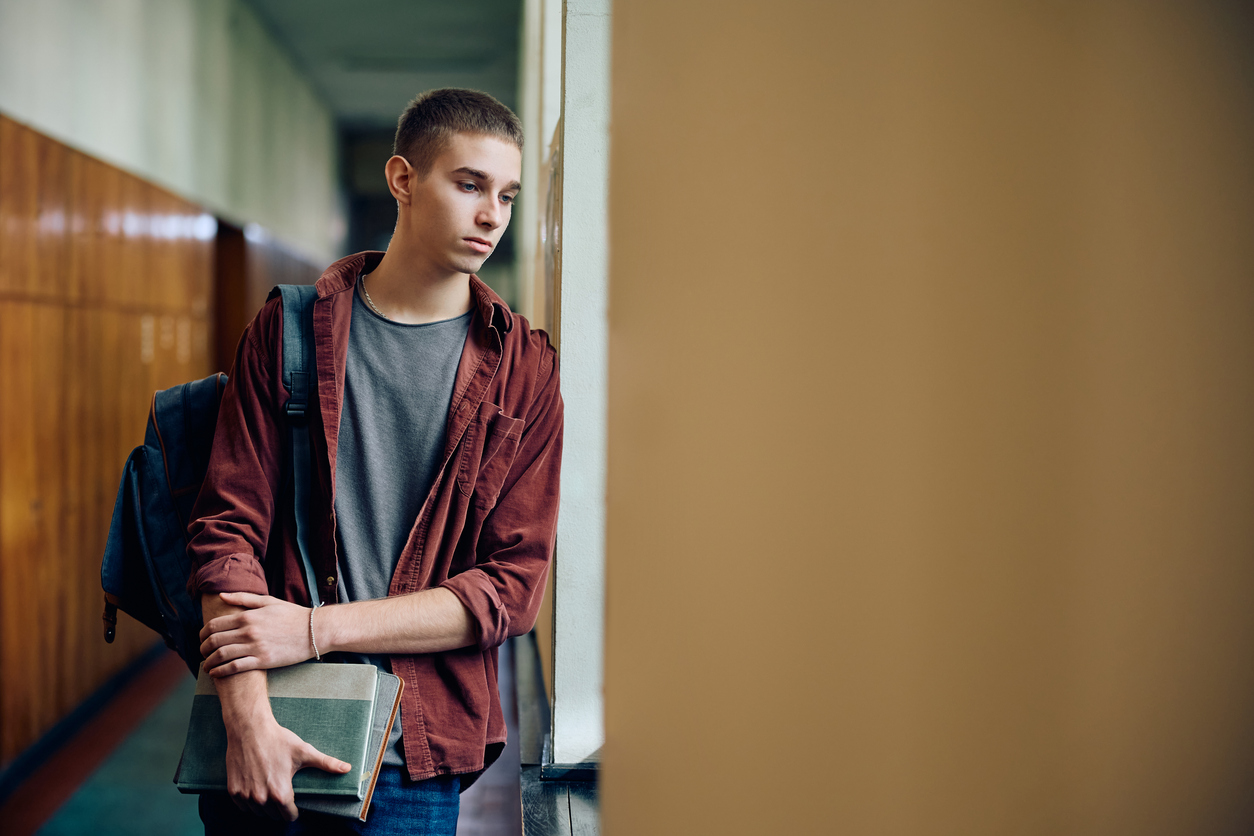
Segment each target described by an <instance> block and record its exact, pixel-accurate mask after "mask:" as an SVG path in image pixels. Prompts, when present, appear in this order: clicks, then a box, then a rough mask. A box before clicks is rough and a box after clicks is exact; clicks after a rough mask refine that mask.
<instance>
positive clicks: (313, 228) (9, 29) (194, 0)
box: [0, 0, 347, 264]
mask: <svg viewBox="0 0 1254 836" xmlns="http://www.w3.org/2000/svg"><path fill="white" fill-rule="evenodd" d="M0 112H4V113H7V114H8V115H10V116H12V117H13V118H15V119H17V120H18V121H20V122H22V123H23V124H27V125H30V126H32V127H34V128H36V129H37V130H39V131H41V132H43V133H45V134H47V135H49V136H51V137H54V138H56V139H58V140H60V141H62V142H65V143H67V144H69V145H70V146H71V147H73V148H76V149H77V150H79V151H83V152H85V153H88V154H91V155H92V156H94V157H96V158H98V159H102V160H105V161H107V162H109V163H111V164H112V165H115V166H117V167H119V168H121V169H123V170H125V171H129V172H131V173H133V174H137V175H139V176H140V177H143V178H144V179H146V180H148V181H149V182H152V183H155V184H157V185H160V186H162V187H164V188H167V189H169V190H171V191H173V192H175V193H176V194H179V195H182V196H184V197H186V198H188V199H190V200H194V201H195V202H196V203H198V204H200V205H201V206H203V207H205V208H207V209H208V210H209V211H211V212H213V213H214V214H215V215H218V216H220V217H225V218H227V219H229V220H231V221H233V222H234V223H236V224H238V225H240V226H243V225H244V224H246V223H257V224H261V225H263V226H264V227H266V228H267V229H268V230H270V232H271V234H272V235H274V236H276V237H277V238H279V239H281V240H282V241H284V242H286V244H287V245H288V246H289V247H294V248H295V249H297V250H298V251H299V252H300V254H301V256H303V257H304V258H306V259H308V260H312V261H316V262H319V263H322V264H327V263H330V262H331V261H333V260H334V259H336V258H339V257H340V256H341V255H343V252H342V247H343V245H344V237H345V231H346V228H347V227H346V221H345V217H344V210H343V207H341V205H340V200H339V197H338V173H337V172H338V164H339V161H338V155H339V140H338V136H337V133H336V126H335V119H334V117H333V115H332V113H331V110H330V108H329V107H328V106H327V104H326V103H325V102H324V101H323V100H322V99H321V98H320V96H319V95H318V93H317V92H316V91H315V90H314V88H313V86H312V85H311V83H310V82H309V80H308V79H307V78H306V77H305V76H304V75H303V74H301V73H300V72H299V71H298V70H297V68H296V67H295V65H294V64H293V62H292V60H291V58H290V57H289V55H288V54H287V52H286V51H285V50H284V49H283V48H282V47H281V46H280V44H279V43H277V42H276V40H275V39H274V37H273V36H272V35H271V34H270V33H269V32H267V30H266V28H265V26H264V25H263V24H262V22H261V20H260V19H259V18H258V16H257V14H256V13H255V12H254V11H253V9H252V8H251V6H250V4H249V3H248V2H247V0H39V2H37V3H29V2H0Z"/></svg>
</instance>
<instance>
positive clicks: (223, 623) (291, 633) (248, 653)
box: [200, 592, 316, 677]
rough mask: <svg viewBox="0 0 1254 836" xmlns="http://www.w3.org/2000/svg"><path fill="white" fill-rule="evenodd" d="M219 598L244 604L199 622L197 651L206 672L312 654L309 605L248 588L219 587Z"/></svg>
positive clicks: (278, 663) (224, 672)
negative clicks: (236, 590) (238, 609)
mask: <svg viewBox="0 0 1254 836" xmlns="http://www.w3.org/2000/svg"><path fill="white" fill-rule="evenodd" d="M220 598H221V599H222V602H223V603H225V604H231V605H234V606H240V607H245V608H246V609H244V610H243V611H240V612H233V613H229V614H227V615H220V616H218V617H216V618H212V619H210V620H209V621H208V622H207V623H206V624H205V626H204V627H203V628H201V631H200V641H201V644H200V655H201V656H204V657H205V670H206V671H208V672H209V674H210V675H211V676H217V677H221V676H230V675H231V674H236V673H239V672H240V671H248V670H260V669H268V668H281V667H283V666H285V665H294V664H296V663H297V662H303V661H305V660H306V659H310V658H312V657H313V655H314V653H313V645H312V644H310V641H309V608H308V607H302V606H300V605H299V604H293V603H290V602H288V601H284V600H283V599H281V598H275V597H273V596H271V595H255V594H253V593H251V592H223V593H220ZM315 628H316V625H315Z"/></svg>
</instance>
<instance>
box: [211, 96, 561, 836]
mask: <svg viewBox="0 0 1254 836" xmlns="http://www.w3.org/2000/svg"><path fill="white" fill-rule="evenodd" d="M521 149H522V131H521V126H520V124H519V122H518V119H517V117H515V116H514V114H513V113H511V112H510V111H509V109H508V108H506V107H505V106H504V105H502V104H500V102H498V101H496V100H495V99H493V98H492V97H491V96H488V95H486V94H484V93H479V92H475V91H471V90H459V89H442V90H434V91H429V92H428V93H425V94H423V95H421V96H419V97H418V98H417V99H415V100H414V101H413V102H412V103H411V104H410V106H409V107H408V109H407V110H406V111H405V113H404V114H403V115H402V116H401V119H400V124H399V127H398V130H397V134H396V144H395V148H394V156H393V157H392V158H391V159H390V160H388V162H387V166H386V175H387V182H388V187H389V188H390V189H391V191H392V194H393V196H394V197H395V198H396V202H397V206H398V219H397V225H396V232H395V234H394V235H393V238H392V241H391V244H390V245H389V246H388V249H387V252H386V253H377V252H365V253H358V254H356V255H352V256H349V257H347V258H344V259H341V260H340V261H338V262H336V263H335V264H333V265H331V267H330V268H328V269H327V271H326V272H325V273H324V274H323V275H322V277H321V278H320V279H319V280H318V282H317V300H316V301H315V303H314V312H313V332H314V340H315V349H316V361H317V370H316V375H315V381H314V386H313V391H312V392H311V395H310V407H309V410H308V418H307V420H308V421H309V426H310V439H311V442H310V447H311V456H312V462H311V467H310V470H311V478H312V482H313V484H312V485H310V496H311V499H310V502H311V505H310V513H309V515H308V516H309V519H310V527H311V529H312V532H311V534H312V536H310V538H309V545H310V549H311V552H312V554H311V559H312V562H313V565H314V569H315V574H316V576H317V578H318V582H319V586H320V588H319V589H318V593H319V596H320V597H321V599H322V601H323V602H327V603H325V605H324V606H322V607H319V608H317V609H316V610H315V609H310V607H309V603H310V597H309V595H308V594H307V592H306V588H305V580H304V574H303V571H302V569H301V563H300V556H299V551H298V549H297V545H296V536H295V518H294V515H293V513H292V501H293V500H292V486H291V484H290V479H285V477H284V470H285V464H286V463H285V460H284V456H285V449H286V447H285V445H286V436H285V418H284V416H283V407H284V404H285V402H286V400H287V394H286V392H285V390H284V387H283V382H282V374H281V370H282V356H281V355H282V326H283V317H282V311H281V308H280V301H281V300H280V299H279V298H278V297H276V298H274V299H271V300H270V301H269V302H267V303H266V305H265V306H264V307H263V308H262V309H261V311H260V312H259V313H258V314H257V316H256V317H255V318H254V319H253V321H252V322H251V323H250V324H249V326H248V328H247V330H246V331H245V333H244V335H243V337H242V338H241V340H240V342H239V347H238V349H237V351H236V357H235V362H234V365H233V367H232V369H231V373H230V380H229V383H228V384H227V386H226V389H225V392H224V393H223V398H222V405H221V410H220V413H219V418H218V425H217V429H216V434H215V437H214V445H213V452H212V457H211V459H210V463H209V470H208V474H207V476H206V479H205V484H204V487H203V488H202V490H201V492H200V495H199V497H198V498H197V502H196V507H195V510H194V511H193V518H194V522H193V523H192V525H191V528H190V533H191V540H190V545H189V552H190V555H191V559H192V565H193V573H192V576H191V578H190V579H189V581H188V589H189V590H190V591H191V592H192V594H194V595H195V594H199V595H200V596H201V602H202V606H203V609H204V620H205V627H204V630H203V631H202V632H201V639H202V641H203V644H202V645H201V653H202V654H203V655H204V656H205V665H206V668H207V669H208V670H209V671H210V673H211V674H212V675H213V676H215V677H217V687H218V692H219V694H220V695H221V699H222V710H223V717H224V720H225V722H226V728H227V739H228V747H227V773H228V787H229V790H230V792H229V799H228V795H227V794H221V793H219V794H207V795H204V796H202V798H201V818H202V819H203V820H204V822H205V828H206V832H207V833H216V832H231V833H232V834H233V836H234V834H238V833H240V832H266V833H276V832H277V833H284V832H335V831H333V829H334V828H345V829H346V830H345V832H366V833H373V832H393V830H395V831H396V832H413V833H450V834H451V833H453V832H454V831H455V828H456V821H457V810H458V795H457V794H458V792H459V790H460V789H461V788H462V779H463V776H464V777H465V779H466V782H467V783H469V781H472V780H474V778H475V777H477V776H478V775H479V774H480V773H481V772H482V771H483V770H484V769H485V768H487V766H488V765H490V764H491V762H492V761H493V760H495V759H496V757H497V756H498V755H499V754H500V751H501V749H502V748H503V746H504V740H505V724H504V720H503V716H502V713H501V705H500V700H499V696H498V692H497V650H496V648H497V646H498V645H500V644H501V643H502V642H503V641H504V640H505V639H506V638H508V637H509V636H515V635H520V634H522V633H524V632H526V631H527V630H529V629H531V627H532V625H533V624H534V622H535V619H536V613H537V610H538V608H539V605H540V600H541V597H542V593H543V589H544V584H545V581H546V578H547V574H548V567H549V560H550V556H551V554H552V548H553V540H554V532H555V530H556V518H557V498H558V472H559V469H560V459H561V444H562V399H561V395H560V394H559V392H558V374H557V361H556V356H555V352H554V350H553V348H552V346H550V345H549V342H548V337H547V335H546V334H545V333H544V332H543V331H540V330H532V329H531V328H530V327H529V325H528V323H527V321H526V320H525V319H524V318H523V317H521V316H519V315H517V314H515V313H512V312H511V311H510V310H509V308H508V307H507V306H506V305H505V303H504V302H503V301H501V299H500V298H499V297H498V296H497V295H496V294H495V293H493V292H492V291H491V290H490V289H489V288H488V287H487V285H485V284H484V283H483V282H481V281H480V280H479V279H478V277H477V276H475V275H474V274H475V271H477V270H478V269H479V268H480V267H481V265H482V264H483V263H484V261H485V260H486V259H487V258H488V256H489V255H490V254H491V252H492V250H493V249H494V248H495V246H496V244H497V242H498V241H499V240H500V237H501V234H502V233H503V232H504V231H505V228H506V225H507V224H508V223H509V218H510V209H511V205H512V203H513V200H514V198H515V197H516V196H517V194H518V190H519V182H518V181H519V177H520V172H521V164H522V153H521ZM328 653H329V654H331V658H332V660H335V661H367V662H373V663H375V664H378V665H379V666H380V667H382V668H384V669H390V670H391V671H392V672H393V673H396V674H397V675H398V676H400V677H402V678H403V679H404V681H405V689H404V693H403V698H402V703H401V716H400V721H399V722H398V723H397V724H396V726H395V727H394V728H393V730H392V739H391V740H390V741H389V744H388V747H387V749H386V751H385V758H384V768H383V769H382V770H381V772H380V776H379V780H378V783H377V787H376V790H375V795H374V802H373V804H372V806H371V811H370V814H369V820H368V821H367V823H366V824H365V825H362V826H361V827H358V826H359V825H360V823H359V822H356V821H353V820H349V819H344V818H336V817H330V816H321V815H319V814H316V813H305V814H302V815H301V816H300V818H299V820H298V821H297V809H296V807H295V804H294V803H293V795H292V785H291V779H292V775H293V773H295V771H296V770H297V769H299V768H302V767H305V766H312V767H316V768H319V769H324V770H328V771H332V772H339V771H346V770H347V769H348V768H349V767H348V765H347V764H344V763H342V762H340V761H337V760H336V759H334V758H331V757H329V756H327V755H325V754H323V753H321V752H318V751H317V750H315V749H314V748H313V747H311V746H309V745H308V744H306V743H304V742H303V741H302V740H300V739H299V738H298V737H297V736H296V735H295V734H293V733H292V732H290V731H288V730H286V729H284V728H282V727H280V726H279V725H278V724H277V723H276V722H275V720H274V717H273V715H272V714H271V712H270V706H269V703H268V701H267V699H266V690H265V685H266V682H265V669H267V668H273V667H279V666H283V665H291V664H294V663H297V662H301V661H304V660H306V659H310V658H313V657H315V656H317V655H321V656H322V657H323V658H326V655H327V654H328ZM289 822H295V823H293V824H290V825H289V824H288V823H289ZM349 827H351V828H353V829H352V830H351V831H350V830H347V828H349ZM304 828H312V829H304Z"/></svg>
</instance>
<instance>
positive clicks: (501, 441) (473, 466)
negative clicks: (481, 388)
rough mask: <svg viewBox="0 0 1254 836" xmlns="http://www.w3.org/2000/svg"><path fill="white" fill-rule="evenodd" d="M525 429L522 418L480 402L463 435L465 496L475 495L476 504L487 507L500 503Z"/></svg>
mask: <svg viewBox="0 0 1254 836" xmlns="http://www.w3.org/2000/svg"><path fill="white" fill-rule="evenodd" d="M522 431H523V421H522V419H521V418H511V417H510V416H508V415H506V414H505V413H503V412H501V408H500V407H499V406H497V405H496V404H490V403H482V404H480V405H479V412H478V413H477V414H476V415H475V418H474V420H473V421H471V422H470V426H468V427H467V428H466V434H465V436H463V437H462V452H461V458H460V461H459V464H458V468H457V487H458V489H459V490H460V491H461V492H462V495H463V496H472V495H473V496H474V501H475V504H476V505H480V506H482V507H484V508H491V507H492V506H493V505H495V504H496V500H497V495H498V494H500V492H501V485H502V484H504V482H505V477H506V476H508V475H509V469H510V466H511V465H513V463H514V456H515V455H516V454H517V453H518V442H519V441H520V440H521V439H522Z"/></svg>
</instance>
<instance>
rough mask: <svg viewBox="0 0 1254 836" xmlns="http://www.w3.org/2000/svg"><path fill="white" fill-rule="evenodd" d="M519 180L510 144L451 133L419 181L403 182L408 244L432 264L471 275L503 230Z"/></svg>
mask: <svg viewBox="0 0 1254 836" xmlns="http://www.w3.org/2000/svg"><path fill="white" fill-rule="evenodd" d="M410 171H411V172H412V169H410ZM521 177H522V152H521V151H519V150H518V149H517V148H516V147H514V145H512V144H511V143H509V142H506V141H504V140H501V139H497V138H496V137H493V136H483V135H480V134H462V133H458V134H454V135H453V136H452V137H451V138H450V140H449V144H448V147H447V148H446V149H445V150H444V152H443V153H441V154H440V155H439V156H438V157H436V160H435V163H434V165H432V166H431V173H430V174H428V175H427V177H426V178H425V179H418V177H417V176H416V175H414V176H411V177H410V178H409V197H410V201H409V205H410V208H411V209H413V210H414V211H413V212H411V213H410V216H409V218H408V219H407V223H408V225H409V226H410V229H409V230H407V233H409V235H410V236H411V238H412V244H413V245H414V246H415V248H416V249H417V250H418V251H419V252H421V253H423V254H424V255H425V256H426V257H427V258H428V259H429V260H430V261H431V263H432V264H434V265H437V266H439V267H441V268H444V269H449V270H452V271H455V272H458V273H475V272H477V271H478V270H479V269H480V268H481V267H482V266H483V263H484V262H485V261H487V259H488V256H489V255H491V253H492V251H493V250H494V249H496V245H497V242H498V241H500V240H501V235H502V234H503V233H504V232H505V227H507V226H508V225H509V218H510V213H511V209H512V206H513V202H514V198H515V196H516V195H517V194H518V189H519V182H518V181H519V179H520V178H521Z"/></svg>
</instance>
